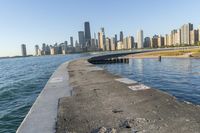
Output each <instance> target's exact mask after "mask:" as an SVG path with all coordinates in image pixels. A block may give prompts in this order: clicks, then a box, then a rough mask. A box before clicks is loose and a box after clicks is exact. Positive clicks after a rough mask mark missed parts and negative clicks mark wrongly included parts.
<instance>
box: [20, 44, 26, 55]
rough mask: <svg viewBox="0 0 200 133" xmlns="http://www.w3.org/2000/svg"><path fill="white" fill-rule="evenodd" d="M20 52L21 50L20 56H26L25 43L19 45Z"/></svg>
mask: <svg viewBox="0 0 200 133" xmlns="http://www.w3.org/2000/svg"><path fill="white" fill-rule="evenodd" d="M21 52H22V56H27V54H26V45H25V44H22V45H21Z"/></svg>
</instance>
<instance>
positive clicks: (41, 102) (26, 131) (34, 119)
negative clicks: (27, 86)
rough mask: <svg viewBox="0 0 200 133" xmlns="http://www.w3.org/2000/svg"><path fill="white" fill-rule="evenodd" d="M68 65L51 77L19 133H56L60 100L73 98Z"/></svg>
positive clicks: (63, 65) (60, 68)
mask: <svg viewBox="0 0 200 133" xmlns="http://www.w3.org/2000/svg"><path fill="white" fill-rule="evenodd" d="M67 65H68V62H67V63H64V64H62V65H61V66H60V67H59V68H58V69H57V70H56V71H55V72H54V74H53V75H52V76H51V78H50V79H49V81H48V83H47V84H46V86H45V88H44V89H43V90H42V92H41V93H40V95H39V96H38V98H37V100H36V101H35V103H34V104H33V106H32V107H31V109H30V111H29V113H28V114H27V116H26V117H25V119H24V120H23V122H22V123H21V125H20V127H19V128H18V130H17V133H55V131H56V128H55V127H56V121H57V109H58V100H59V98H61V97H68V96H71V90H72V88H71V87H70V85H69V84H68V80H69V75H68V70H67Z"/></svg>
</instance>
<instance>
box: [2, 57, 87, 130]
mask: <svg viewBox="0 0 200 133" xmlns="http://www.w3.org/2000/svg"><path fill="white" fill-rule="evenodd" d="M80 56H87V55H86V54H85V55H80V54H73V55H67V56H62V55H59V56H43V57H28V58H13V59H2V60H0V133H15V132H16V130H17V128H18V126H19V125H20V124H21V122H22V121H23V119H24V117H25V116H26V114H27V113H28V111H29V109H30V108H31V106H32V104H33V103H34V101H35V100H36V98H37V96H38V95H39V93H40V92H41V90H42V89H43V87H44V86H45V84H46V82H47V81H48V79H49V78H50V76H51V75H52V73H53V72H54V71H55V69H56V68H57V67H58V66H59V65H60V64H62V63H64V62H66V61H68V60H71V59H75V58H79V57H80Z"/></svg>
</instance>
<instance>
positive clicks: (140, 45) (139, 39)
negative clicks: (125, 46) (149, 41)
mask: <svg viewBox="0 0 200 133" xmlns="http://www.w3.org/2000/svg"><path fill="white" fill-rule="evenodd" d="M143 40H144V37H143V30H140V31H138V32H137V48H143Z"/></svg>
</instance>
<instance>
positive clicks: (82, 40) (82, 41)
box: [78, 31, 85, 48]
mask: <svg viewBox="0 0 200 133" xmlns="http://www.w3.org/2000/svg"><path fill="white" fill-rule="evenodd" d="M78 39H79V45H80V46H81V48H85V37H84V31H79V32H78Z"/></svg>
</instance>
